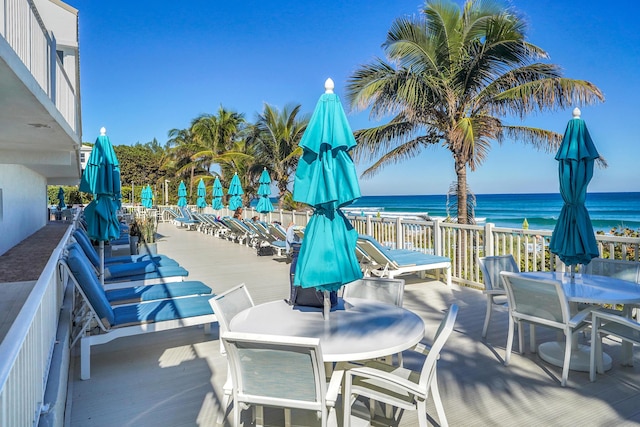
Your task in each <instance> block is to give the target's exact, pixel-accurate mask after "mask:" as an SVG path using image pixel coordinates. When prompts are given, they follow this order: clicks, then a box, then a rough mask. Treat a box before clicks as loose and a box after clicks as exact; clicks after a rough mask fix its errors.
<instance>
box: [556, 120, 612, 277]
mask: <svg viewBox="0 0 640 427" xmlns="http://www.w3.org/2000/svg"><path fill="white" fill-rule="evenodd" d="M599 157H600V155H599V154H598V151H597V150H596V147H595V145H594V144H593V141H592V140H591V136H590V135H589V131H588V130H587V126H586V124H585V123H584V120H582V119H581V118H580V110H579V109H577V108H576V109H574V110H573V119H571V120H570V121H569V124H568V125H567V129H566V130H565V133H564V138H563V139H562V144H561V145H560V149H559V150H558V153H557V154H556V160H558V173H559V178H560V194H561V195H562V200H563V201H564V205H563V206H562V210H561V211H560V216H559V217H558V222H557V223H556V226H555V228H554V230H553V234H552V235H551V242H550V243H549V250H550V251H551V252H552V253H554V254H556V255H557V256H558V257H559V258H560V260H562V262H563V263H565V264H566V265H569V266H571V272H573V271H574V267H573V266H574V265H577V264H583V265H584V264H588V263H589V262H591V260H592V259H593V258H596V257H597V256H599V253H598V245H597V243H596V237H595V233H594V232H593V226H592V225H591V218H590V217H589V212H588V211H587V208H586V206H585V201H586V198H587V186H588V185H589V182H590V181H591V178H592V177H593V166H594V165H593V164H594V161H595V159H597V158H599Z"/></svg>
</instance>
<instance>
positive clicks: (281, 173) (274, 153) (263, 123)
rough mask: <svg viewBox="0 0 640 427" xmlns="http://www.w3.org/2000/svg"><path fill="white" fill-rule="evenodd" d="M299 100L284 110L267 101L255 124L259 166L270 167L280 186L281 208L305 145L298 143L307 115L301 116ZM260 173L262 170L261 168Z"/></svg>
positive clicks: (304, 127)
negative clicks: (301, 145) (299, 115)
mask: <svg viewBox="0 0 640 427" xmlns="http://www.w3.org/2000/svg"><path fill="white" fill-rule="evenodd" d="M300 108H301V106H300V104H298V105H295V106H291V105H288V106H285V107H284V109H283V110H282V111H279V110H278V109H277V108H274V107H272V106H270V105H269V104H265V105H264V110H263V111H262V114H260V115H259V116H258V120H257V122H256V125H255V134H254V137H255V144H256V152H257V156H258V159H257V163H258V166H264V167H266V168H267V169H268V170H269V174H270V176H271V179H272V180H273V181H274V182H275V183H276V186H277V187H278V192H279V193H280V194H279V198H278V207H279V208H280V209H282V203H283V200H284V197H285V195H286V194H287V193H288V192H289V188H288V187H289V184H290V183H291V177H292V175H293V174H294V173H295V169H296V166H297V164H298V158H299V157H300V156H301V155H302V148H301V147H299V146H298V143H299V142H300V139H301V138H302V134H304V131H305V129H306V128H307V124H308V123H309V118H308V117H301V118H299V117H298V114H299V113H300ZM257 172H258V173H260V172H262V168H259V170H258V171H257Z"/></svg>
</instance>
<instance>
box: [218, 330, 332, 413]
mask: <svg viewBox="0 0 640 427" xmlns="http://www.w3.org/2000/svg"><path fill="white" fill-rule="evenodd" d="M222 340H223V341H224V344H225V346H226V348H227V357H228V358H229V363H230V365H231V372H232V375H233V380H234V381H233V384H234V405H236V404H239V403H242V402H245V403H249V404H251V403H254V404H263V405H272V406H279V407H285V408H300V409H307V410H316V411H319V412H321V413H323V417H324V418H325V419H326V411H325V410H324V407H325V396H326V383H325V381H326V380H325V378H326V377H325V370H324V362H323V359H322V351H321V349H320V340H319V339H317V338H299V337H284V336H269V335H259V334H247V333H234V332H225V333H224V334H223V335H222Z"/></svg>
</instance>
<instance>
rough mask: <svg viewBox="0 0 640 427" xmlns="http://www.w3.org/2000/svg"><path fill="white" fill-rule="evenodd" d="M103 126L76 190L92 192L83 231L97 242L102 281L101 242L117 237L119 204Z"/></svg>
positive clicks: (115, 162) (113, 155)
mask: <svg viewBox="0 0 640 427" xmlns="http://www.w3.org/2000/svg"><path fill="white" fill-rule="evenodd" d="M106 132H107V131H106V129H105V128H101V129H100V136H99V137H98V139H97V140H96V143H95V145H94V146H93V149H92V150H91V154H90V155H89V159H88V161H87V167H86V168H85V170H84V173H83V174H82V178H81V179H80V191H82V192H85V193H91V194H93V200H92V201H91V203H89V205H87V207H86V208H85V209H84V214H85V219H86V221H87V234H88V235H89V237H90V238H91V239H92V240H97V241H98V242H99V249H100V250H99V252H100V280H101V283H102V284H104V242H107V241H109V240H113V239H116V238H118V237H120V223H119V221H118V215H117V211H118V209H119V207H120V201H119V198H120V164H119V162H118V158H117V157H116V153H115V151H114V150H113V146H112V145H111V141H109V137H107V135H106Z"/></svg>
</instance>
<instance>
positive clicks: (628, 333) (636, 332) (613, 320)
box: [589, 310, 640, 381]
mask: <svg viewBox="0 0 640 427" xmlns="http://www.w3.org/2000/svg"><path fill="white" fill-rule="evenodd" d="M604 335H613V336H615V337H618V338H620V339H621V340H623V341H626V342H629V343H631V344H632V345H633V344H638V345H640V323H638V322H635V321H633V320H631V319H627V318H625V317H622V316H619V315H615V314H611V313H609V312H603V311H600V310H594V311H593V312H592V313H591V355H590V359H589V379H590V380H591V381H595V380H596V368H597V370H598V373H600V374H603V373H604V363H603V361H602V337H603V336H604Z"/></svg>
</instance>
